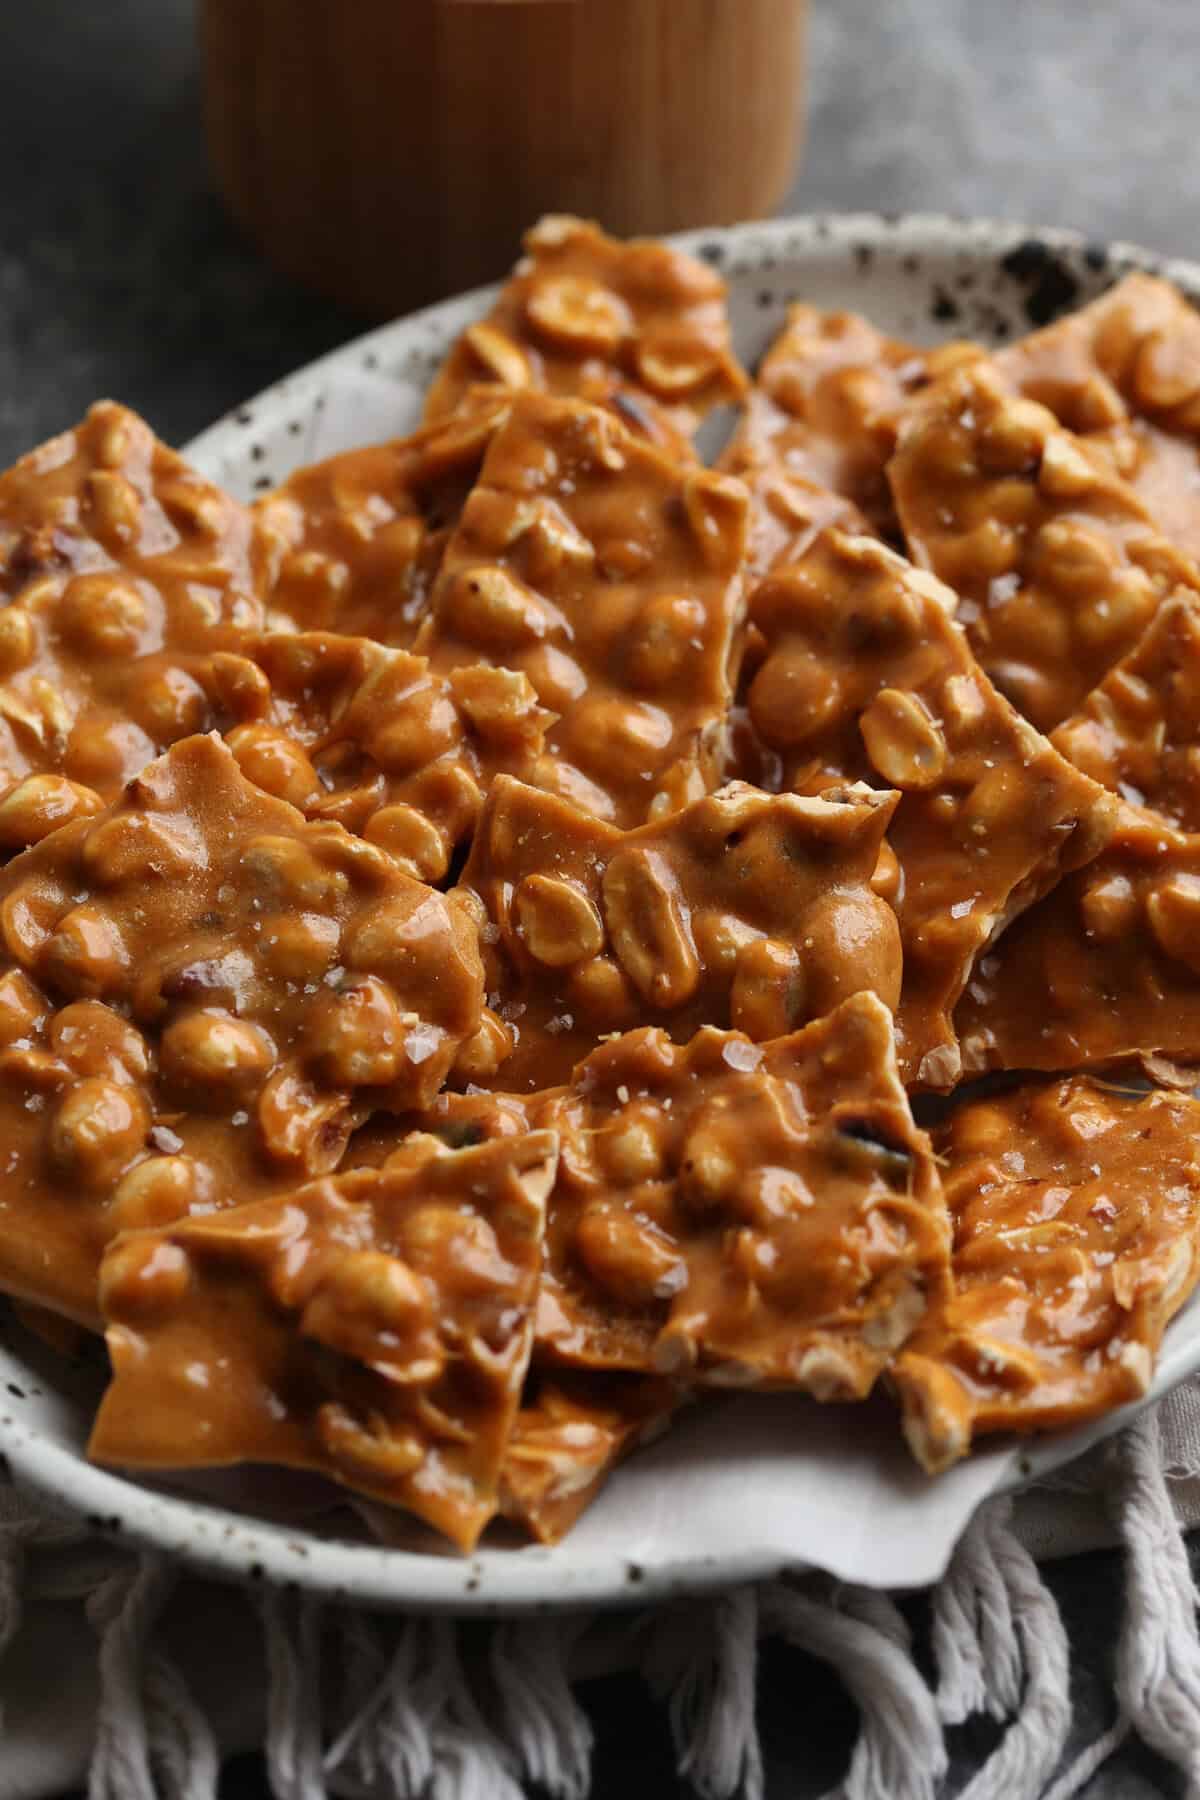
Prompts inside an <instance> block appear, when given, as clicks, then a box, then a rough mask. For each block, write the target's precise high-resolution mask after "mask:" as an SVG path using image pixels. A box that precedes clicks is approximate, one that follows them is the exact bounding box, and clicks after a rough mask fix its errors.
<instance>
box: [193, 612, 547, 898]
mask: <svg viewBox="0 0 1200 1800" xmlns="http://www.w3.org/2000/svg"><path fill="white" fill-rule="evenodd" d="M251 654H252V656H253V662H254V666H255V667H256V668H257V669H258V670H259V671H261V672H262V675H263V676H265V678H266V683H267V684H269V685H266V686H264V687H263V688H262V690H261V691H259V692H257V693H256V695H255V705H254V707H253V709H251V708H250V707H248V706H243V707H242V708H241V721H240V722H239V723H238V724H236V725H234V726H233V728H232V729H231V730H229V731H228V732H227V734H226V742H227V743H228V745H229V747H230V749H231V750H232V751H233V753H234V755H235V756H236V757H237V759H238V762H239V763H240V765H241V767H242V771H243V773H244V774H246V775H248V776H249V777H250V779H251V780H252V781H255V782H257V783H258V785H259V786H260V787H263V788H265V789H266V790H267V792H268V793H272V794H276V795H277V796H278V797H279V798H280V799H281V800H287V801H290V802H291V804H292V805H293V806H297V807H299V809H300V811H301V812H303V813H304V814H306V816H307V817H309V818H313V819H333V820H336V821H337V822H338V823H339V824H342V825H344V826H345V827H346V829H347V830H348V831H353V832H355V833H356V834H358V835H360V836H362V837H365V838H366V839H367V840H368V841H369V842H370V843H374V844H379V845H381V846H382V847H383V848H384V849H385V850H388V851H390V853H391V854H392V855H393V856H394V857H395V858H396V860H397V861H398V862H399V863H400V864H401V866H402V867H403V868H404V869H406V870H407V872H408V873H409V874H411V875H415V876H416V877H417V878H418V879H419V880H421V881H440V880H442V878H443V877H444V876H445V874H446V871H447V869H448V867H449V864H450V859H451V856H452V854H453V852H454V850H455V848H456V846H457V845H459V844H460V843H462V842H463V841H464V839H465V838H466V837H467V836H468V835H469V833H470V831H471V830H472V829H473V827H474V825H475V822H476V820H477V818H478V816H479V809H480V807H481V805H482V804H483V796H484V794H485V793H486V791H487V788H488V785H489V783H490V782H491V780H492V778H493V777H494V776H495V775H496V774H498V773H500V772H502V771H503V772H505V773H507V774H511V775H517V776H522V775H528V774H530V773H531V772H532V770H533V769H534V767H535V766H536V764H537V762H538V760H539V758H540V757H541V755H542V753H543V750H544V744H545V730H546V723H547V721H548V720H549V719H550V717H551V715H550V714H549V713H547V712H545V711H544V710H543V708H542V707H541V706H539V704H538V700H537V696H536V694H535V693H534V691H533V688H532V686H531V685H530V682H529V680H528V678H527V677H526V676H524V675H521V674H519V673H517V672H516V671H514V670H511V669H497V668H491V667H488V666H481V667H477V668H462V669H456V670H454V671H453V673H452V674H451V675H450V676H449V678H448V679H447V678H445V677H443V676H435V675H432V674H431V673H430V670H429V666H428V664H427V663H426V662H425V660H424V659H423V658H422V657H419V656H413V655H412V654H411V653H410V652H409V651H407V650H393V649H388V648H387V647H385V646H384V645H382V644H376V643H374V642H373V641H371V640H370V639H368V638H352V637H339V636H335V635H334V634H333V633H331V632H318V631H312V632H295V633H292V634H290V635H289V634H285V633H282V632H279V633H273V634H269V635H267V636H265V637H263V638H261V639H260V640H258V641H257V642H256V643H255V644H254V645H253V646H251ZM249 685H250V684H249V683H247V684H246V686H247V688H248V687H249Z"/></svg>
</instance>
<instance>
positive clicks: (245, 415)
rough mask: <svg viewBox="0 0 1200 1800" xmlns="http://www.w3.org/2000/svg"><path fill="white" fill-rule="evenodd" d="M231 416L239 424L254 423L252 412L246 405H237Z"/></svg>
mask: <svg viewBox="0 0 1200 1800" xmlns="http://www.w3.org/2000/svg"><path fill="white" fill-rule="evenodd" d="M233 416H234V418H235V419H236V420H237V423H238V424H239V425H253V423H254V413H253V411H252V410H251V408H250V407H248V406H239V407H238V409H237V411H236V412H235V413H234V415H233Z"/></svg>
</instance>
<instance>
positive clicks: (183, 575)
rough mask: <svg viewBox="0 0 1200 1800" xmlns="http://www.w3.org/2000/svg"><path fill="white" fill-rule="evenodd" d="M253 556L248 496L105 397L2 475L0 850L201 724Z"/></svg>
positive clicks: (243, 615)
mask: <svg viewBox="0 0 1200 1800" xmlns="http://www.w3.org/2000/svg"><path fill="white" fill-rule="evenodd" d="M261 563H262V556H261V546H260V545H259V544H258V542H257V540H256V537H255V533H254V530H253V525H252V520H251V515H250V514H249V512H248V511H247V510H246V508H245V507H242V506H239V505H237V504H236V502H235V501H233V500H231V499H230V498H229V496H228V495H226V494H223V493H221V491H220V489H218V488H215V487H213V485H212V484H211V483H210V482H208V481H205V480H203V479H202V478H201V477H200V476H199V475H197V474H196V472H195V471H194V470H192V469H190V468H189V467H188V466H187V464H186V463H185V462H183V461H182V460H181V459H180V458H179V457H178V456H176V455H175V453H174V452H173V451H171V450H168V449H167V448H166V446H165V445H164V444H161V443H159V441H158V439H157V438H156V437H155V436H154V433H153V432H152V431H151V430H150V427H149V426H148V425H147V424H145V423H144V421H143V420H141V419H139V418H138V417H137V415H136V414H135V413H131V412H129V411H127V410H126V409H125V408H124V407H122V406H115V405H113V404H112V403H111V402H109V401H102V402H100V404H98V405H96V406H93V407H92V409H91V411H90V412H89V413H88V414H87V416H86V418H85V419H84V420H83V421H82V422H81V423H80V424H79V425H78V426H76V427H75V429H74V430H73V431H68V432H64V433H63V435H62V436H61V437H57V438H54V439H52V440H51V441H50V442H49V443H47V444H43V445H42V446H41V448H40V449H37V450H33V451H31V452H30V453H29V455H28V456H24V457H22V458H21V460H20V462H18V463H16V464H15V465H14V467H13V468H11V469H9V470H8V471H7V472H6V473H5V474H4V475H2V476H0V602H2V603H3V611H2V612H0V854H9V853H11V852H12V851H14V850H21V849H24V848H25V846H26V845H27V844H30V843H34V842H36V841H37V840H38V839H39V838H41V837H44V836H45V835H46V833H47V832H48V831H53V830H54V829H55V828H56V827H57V826H59V825H61V824H63V823H65V822H66V821H67V820H68V819H72V818H77V817H83V816H86V815H88V814H89V813H95V812H98V811H99V810H100V807H101V805H102V804H103V803H104V802H106V801H108V800H111V799H114V798H115V797H116V796H117V794H119V793H120V791H121V788H122V786H123V785H124V783H125V782H126V781H127V780H128V779H129V777H130V776H131V775H135V774H137V772H138V770H139V769H141V768H143V767H144V766H145V764H146V763H148V762H149V761H151V759H152V758H153V757H155V756H156V755H157V754H158V753H159V751H160V750H162V749H165V748H166V746H167V745H169V744H172V743H174V742H175V741H176V739H178V738H181V737H187V736H189V735H190V734H191V733H192V732H195V731H203V730H206V729H207V728H208V727H209V726H210V725H211V724H212V723H213V718H212V713H211V700H210V693H211V692H212V690H213V689H219V688H220V685H221V679H222V668H223V665H224V663H225V661H226V658H227V654H228V653H229V652H231V651H234V652H236V651H238V650H240V648H241V645H242V641H243V638H244V634H245V633H246V632H247V631H248V630H255V629H257V628H258V626H259V625H260V623H261V618H262V607H261V603H260V601H259V600H258V598H257V590H258V587H259V585H260V582H261Z"/></svg>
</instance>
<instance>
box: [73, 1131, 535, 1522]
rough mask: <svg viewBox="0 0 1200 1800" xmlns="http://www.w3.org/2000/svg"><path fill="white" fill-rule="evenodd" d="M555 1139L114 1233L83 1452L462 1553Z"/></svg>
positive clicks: (512, 1398)
mask: <svg viewBox="0 0 1200 1800" xmlns="http://www.w3.org/2000/svg"><path fill="white" fill-rule="evenodd" d="M556 1155H557V1146H556V1144H555V1140H554V1138H553V1137H552V1136H551V1135H550V1134H549V1133H548V1132H537V1133H534V1134H531V1135H528V1136H524V1137H520V1138H510V1139H507V1140H505V1141H504V1142H501V1143H489V1144H484V1145H481V1146H480V1147H478V1148H476V1149H467V1150H459V1151H447V1150H445V1149H444V1148H443V1147H442V1146H441V1145H439V1144H437V1143H436V1141H435V1140H433V1139H431V1138H425V1139H417V1140H414V1141H413V1142H412V1143H411V1145H410V1147H409V1150H408V1153H407V1155H406V1156H405V1157H404V1158H403V1159H401V1158H399V1157H394V1158H393V1159H392V1160H391V1161H390V1162H389V1163H388V1165H387V1167H386V1168H383V1169H380V1170H370V1169H362V1170H358V1171H356V1172H354V1173H352V1174H348V1175H341V1176H327V1177H325V1178H323V1179H321V1180H318V1181H314V1182H312V1183H310V1184H308V1185H307V1186H304V1187H299V1188H296V1189H294V1190H293V1191H291V1192H289V1193H286V1194H282V1195H280V1196H279V1197H277V1198H274V1199H270V1200H260V1201H257V1202H254V1203H251V1204H249V1205H246V1206H238V1207H235V1208H233V1209H232V1210H230V1211H228V1212H223V1213H220V1214H218V1215H215V1216H212V1217H208V1218H193V1219H185V1220H181V1221H180V1222H178V1223H177V1224H174V1225H171V1226H168V1227H167V1228H165V1229H162V1230H147V1231H131V1232H129V1233H127V1234H126V1235H125V1236H124V1237H122V1238H121V1239H120V1241H119V1242H118V1243H116V1244H114V1245H113V1247H112V1248H111V1249H110V1250H109V1252H108V1255H107V1256H106V1258H105V1262H104V1268H103V1271H102V1274H101V1284H100V1285H101V1296H102V1301H103V1307H104V1315H105V1320H106V1323H107V1327H108V1331H107V1336H108V1349H109V1355H110V1357H111V1359H112V1365H113V1381H112V1384H111V1386H110V1387H109V1389H108V1391H107V1393H106V1394H105V1397H104V1400H103V1402H102V1404H101V1407H100V1411H99V1414H98V1416H97V1419H96V1424H95V1428H94V1430H93V1433H92V1438H91V1442H90V1444H89V1446H88V1451H89V1455H91V1456H92V1457H94V1458H95V1459H96V1460H97V1461H99V1462H107V1463H117V1464H120V1465H122V1466H124V1467H132V1468H143V1469H144V1468H157V1469H161V1468H204V1467H213V1466H219V1465H223V1464H229V1463H238V1462H258V1463H283V1464H285V1465H287V1466H289V1467H291V1468H303V1469H313V1470H316V1471H319V1472H320V1473H322V1474H325V1475H329V1476H331V1477H332V1478H333V1479H334V1480H335V1481H339V1482H341V1483H342V1484H343V1485H344V1486H346V1487H348V1488H352V1489H354V1490H355V1491H356V1492H358V1493H362V1494H369V1495H373V1496H374V1497H375V1498H377V1499H381V1500H385V1501H387V1502H389V1503H390V1504H391V1505H393V1506H402V1507H404V1508H406V1509H407V1510H408V1511H410V1512H413V1513H416V1514H417V1516H418V1517H419V1518H422V1519H425V1520H426V1521H427V1522H428V1523H429V1524H431V1525H433V1526H434V1527H435V1529H437V1530H438V1531H441V1532H443V1533H444V1534H445V1535H446V1536H447V1537H449V1538H450V1539H451V1540H452V1541H453V1542H454V1543H455V1544H457V1545H458V1547H459V1548H460V1549H461V1550H470V1549H471V1548H472V1547H473V1545H474V1543H475V1541H476V1539H477V1538H478V1536H479V1534H480V1532H481V1531H482V1530H483V1527H484V1526H485V1525H486V1523H487V1521H488V1520H489V1519H490V1518H491V1516H492V1515H493V1513H494V1512H495V1510H496V1505H497V1497H498V1484H499V1478H500V1470H501V1464H502V1460H503V1456H504V1449H505V1445H506V1443H507V1441H508V1437H509V1432H510V1429H511V1426H512V1422H513V1418H514V1415H515V1413H516V1410H517V1405H518V1402H519V1400H520V1395H521V1384H522V1382H523V1380H524V1377H525V1370H526V1367H527V1365H528V1362H529V1351H530V1345H531V1342H532V1337H533V1299H534V1292H535V1289H536V1286H537V1280H538V1269H539V1264H540V1259H541V1243H542V1232H543V1224H544V1218H545V1200H546V1195H547V1192H548V1191H549V1188H550V1186H551V1183H552V1182H553V1179H554V1168H555V1158H556Z"/></svg>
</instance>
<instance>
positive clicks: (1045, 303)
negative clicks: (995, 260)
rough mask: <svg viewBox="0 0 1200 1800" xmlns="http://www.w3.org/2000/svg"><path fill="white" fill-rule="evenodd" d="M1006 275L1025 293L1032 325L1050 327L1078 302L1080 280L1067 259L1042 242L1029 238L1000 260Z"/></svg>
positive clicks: (1026, 308)
mask: <svg viewBox="0 0 1200 1800" xmlns="http://www.w3.org/2000/svg"><path fill="white" fill-rule="evenodd" d="M1000 267H1001V268H1002V269H1003V270H1004V273H1005V274H1006V275H1008V276H1010V277H1011V278H1012V280H1013V281H1016V282H1019V283H1020V285H1021V286H1022V287H1023V288H1024V289H1025V290H1026V293H1025V300H1024V306H1025V314H1026V317H1027V318H1028V320H1029V323H1030V324H1031V325H1049V323H1050V321H1051V320H1052V319H1057V318H1058V316H1059V314H1060V313H1064V312H1067V311H1069V310H1070V308H1071V307H1072V306H1074V305H1075V303H1076V301H1077V300H1078V299H1079V277H1078V276H1077V275H1076V274H1075V272H1074V270H1073V269H1072V268H1071V267H1070V265H1069V264H1068V262H1067V260H1066V258H1065V257H1064V256H1063V255H1062V254H1061V252H1059V251H1057V250H1053V249H1051V247H1050V245H1049V244H1046V243H1043V242H1042V240H1041V238H1026V239H1025V240H1024V242H1023V243H1020V244H1017V245H1016V246H1015V247H1014V248H1013V249H1012V250H1010V251H1009V252H1008V254H1007V256H1002V257H1001V258H1000Z"/></svg>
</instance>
